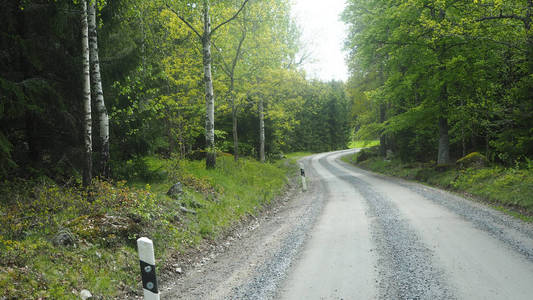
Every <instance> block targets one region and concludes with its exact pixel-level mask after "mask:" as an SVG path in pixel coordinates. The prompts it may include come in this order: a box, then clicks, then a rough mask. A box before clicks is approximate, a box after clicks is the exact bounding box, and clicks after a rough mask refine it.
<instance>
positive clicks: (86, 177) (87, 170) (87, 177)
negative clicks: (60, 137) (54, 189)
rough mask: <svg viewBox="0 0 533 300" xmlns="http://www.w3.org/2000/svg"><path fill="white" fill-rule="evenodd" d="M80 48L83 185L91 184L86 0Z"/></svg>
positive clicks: (89, 90) (91, 163)
mask: <svg viewBox="0 0 533 300" xmlns="http://www.w3.org/2000/svg"><path fill="white" fill-rule="evenodd" d="M81 8H82V13H81V50H82V59H83V78H82V82H83V85H82V87H83V114H84V118H83V133H84V146H85V157H84V168H83V186H85V187H87V186H89V185H91V180H92V168H93V161H92V148H93V145H92V118H91V79H90V66H89V26H88V22H87V1H82V2H81Z"/></svg>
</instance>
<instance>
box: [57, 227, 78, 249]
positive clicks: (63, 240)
mask: <svg viewBox="0 0 533 300" xmlns="http://www.w3.org/2000/svg"><path fill="white" fill-rule="evenodd" d="M52 243H53V244H54V245H55V246H72V245H74V235H73V234H72V233H71V232H70V231H69V230H68V229H63V230H61V231H59V232H58V233H57V234H56V235H55V236H54V238H53V239H52Z"/></svg>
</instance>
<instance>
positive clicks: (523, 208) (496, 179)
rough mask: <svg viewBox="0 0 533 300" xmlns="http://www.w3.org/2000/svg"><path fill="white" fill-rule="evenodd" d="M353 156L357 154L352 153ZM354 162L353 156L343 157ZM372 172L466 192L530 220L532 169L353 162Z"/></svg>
mask: <svg viewBox="0 0 533 300" xmlns="http://www.w3.org/2000/svg"><path fill="white" fill-rule="evenodd" d="M356 155H357V154H356ZM343 159H344V160H345V161H347V162H354V161H356V158H355V157H354V156H353V155H349V156H345V157H344V158H343ZM357 165H358V166H359V167H362V168H364V169H367V170H371V171H374V172H378V173H382V174H386V175H390V176H396V177H401V178H405V179H409V180H416V181H419V182H422V183H425V184H429V185H432V186H437V187H440V188H444V189H448V190H451V191H455V192H459V193H466V194H468V195H471V196H474V198H476V199H479V200H481V201H484V202H487V203H490V204H491V205H493V206H494V207H496V208H497V209H499V210H502V211H505V212H507V213H510V214H512V215H515V216H517V217H520V218H521V219H523V220H527V221H533V169H532V168H504V167H502V166H496V165H493V166H488V167H483V168H478V167H476V168H467V169H459V168H456V167H453V166H452V167H450V168H447V169H445V170H438V168H435V166H434V164H431V163H403V162H401V161H400V160H395V159H393V160H385V159H383V158H380V157H371V158H369V159H366V160H364V161H362V162H359V163H357Z"/></svg>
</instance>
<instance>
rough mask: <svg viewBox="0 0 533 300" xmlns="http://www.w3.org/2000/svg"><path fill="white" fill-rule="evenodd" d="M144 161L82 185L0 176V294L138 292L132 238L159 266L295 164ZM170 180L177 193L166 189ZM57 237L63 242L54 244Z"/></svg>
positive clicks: (212, 232)
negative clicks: (147, 244) (124, 177)
mask: <svg viewBox="0 0 533 300" xmlns="http://www.w3.org/2000/svg"><path fill="white" fill-rule="evenodd" d="M143 160H144V163H145V164H146V165H147V167H148V169H147V170H144V171H143V172H142V173H141V174H140V176H138V178H137V179H136V180H132V181H131V182H129V183H127V182H126V181H119V182H113V183H111V182H107V181H102V180H95V182H94V183H93V185H92V186H91V188H90V189H88V190H85V189H82V188H80V187H79V186H59V185H57V184H55V183H54V182H52V181H50V180H46V179H43V180H38V181H24V180H12V181H5V182H3V183H0V195H1V196H0V298H3V297H5V298H8V299H27V298H30V299H38V298H48V299H65V298H67V299H70V298H77V297H78V294H79V291H80V290H82V289H87V290H89V291H91V293H92V294H93V295H95V296H97V297H99V298H103V299H111V298H122V297H123V296H124V295H125V294H127V293H130V294H131V293H133V294H139V293H140V292H141V288H140V287H141V285H140V278H139V277H140V276H139V274H138V273H139V271H138V268H139V267H138V257H137V253H136V248H135V241H136V239H137V238H138V237H140V236H146V237H149V238H150V239H152V240H153V241H154V245H155V250H156V258H157V263H158V265H164V264H165V261H166V259H167V258H168V257H170V255H171V254H175V253H180V252H183V251H185V250H187V249H191V248H192V247H195V246H197V245H198V244H199V243H200V242H202V240H205V239H214V238H216V237H217V236H219V235H220V234H221V233H223V232H224V231H225V230H228V229H229V228H230V227H231V226H233V225H234V224H236V223H237V222H239V221H240V220H241V219H242V218H243V217H245V216H247V215H254V214H257V213H258V212H259V211H260V210H261V209H262V208H263V207H264V206H265V205H267V204H268V203H270V202H271V201H272V200H273V199H274V198H275V197H276V196H278V195H279V194H280V193H281V191H282V189H283V187H284V186H285V184H286V182H287V174H288V172H289V171H290V170H294V162H289V161H284V162H283V161H280V162H277V163H275V164H268V163H267V164H261V163H258V162H256V161H251V160H245V159H241V160H240V161H239V162H238V163H235V162H233V158H232V157H227V156H223V157H220V158H219V159H218V160H217V167H216V169H214V170H206V169H205V162H203V161H187V160H179V159H170V160H162V159H159V158H157V157H148V158H143ZM146 178H150V179H151V180H150V181H146ZM178 181H179V182H181V183H182V184H183V186H184V192H183V194H182V195H181V196H180V197H179V198H177V199H176V198H171V197H169V196H167V195H166V192H167V190H168V189H169V188H170V187H171V186H172V185H173V184H174V183H176V182H178ZM181 206H183V207H186V208H187V209H189V210H191V211H195V212H196V214H191V213H184V212H181V211H180V207H181ZM61 234H62V235H63V236H66V237H67V239H66V242H61V243H59V244H58V242H54V241H56V240H57V238H58V237H59V236H61ZM61 244H62V245H61Z"/></svg>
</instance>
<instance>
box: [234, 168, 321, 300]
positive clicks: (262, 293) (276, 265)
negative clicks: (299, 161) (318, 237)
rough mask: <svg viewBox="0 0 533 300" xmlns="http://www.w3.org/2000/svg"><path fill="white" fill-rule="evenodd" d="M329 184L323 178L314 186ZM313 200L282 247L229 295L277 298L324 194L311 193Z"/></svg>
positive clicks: (238, 297) (247, 297)
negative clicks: (253, 275)
mask: <svg viewBox="0 0 533 300" xmlns="http://www.w3.org/2000/svg"><path fill="white" fill-rule="evenodd" d="M306 172H307V173H308V175H311V177H313V175H315V173H314V170H309V171H308V170H307V169H306ZM325 188H326V187H325V185H324V183H323V182H321V181H319V182H317V183H316V185H315V186H314V188H313V189H315V191H316V189H318V190H320V191H324V189H325ZM308 195H313V196H312V201H311V202H310V203H309V205H307V206H306V208H305V212H304V213H303V214H300V215H299V216H297V218H296V219H295V220H293V227H292V231H291V232H289V233H288V234H287V237H286V238H285V239H284V240H283V242H282V247H281V248H280V249H278V250H277V251H276V252H275V253H274V254H273V255H272V257H271V258H270V259H267V260H266V263H265V264H263V265H261V266H258V268H256V271H255V274H256V275H255V277H253V278H252V279H251V280H250V281H249V282H248V283H246V284H244V285H241V286H238V287H236V288H234V289H233V295H232V296H231V297H228V299H274V298H276V296H277V293H278V290H279V287H280V284H281V283H282V282H283V281H284V280H285V278H286V276H287V272H288V270H289V268H290V267H291V264H292V262H293V261H294V260H295V259H296V258H297V257H298V254H299V252H300V250H301V249H302V246H303V244H304V242H305V241H306V239H307V236H308V233H309V231H310V229H311V227H312V226H313V224H314V223H315V221H316V218H317V216H319V215H320V212H321V211H322V208H323V207H324V198H323V197H320V196H319V193H310V194H308Z"/></svg>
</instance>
